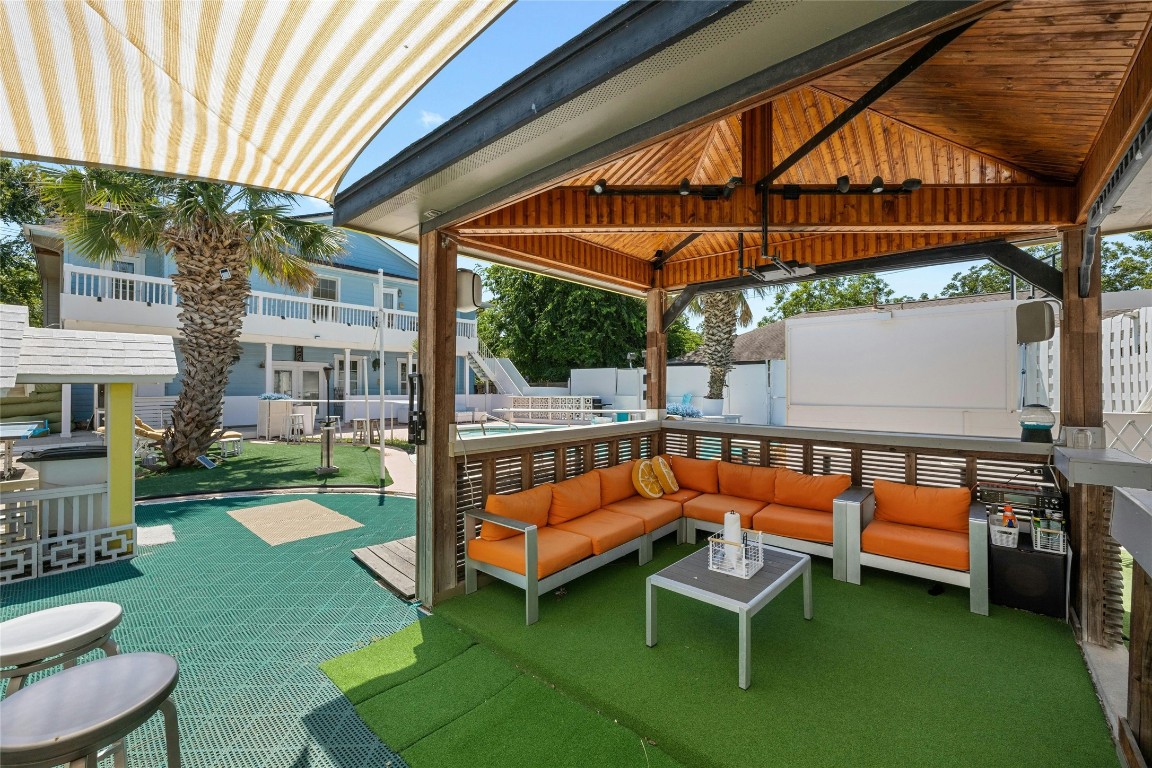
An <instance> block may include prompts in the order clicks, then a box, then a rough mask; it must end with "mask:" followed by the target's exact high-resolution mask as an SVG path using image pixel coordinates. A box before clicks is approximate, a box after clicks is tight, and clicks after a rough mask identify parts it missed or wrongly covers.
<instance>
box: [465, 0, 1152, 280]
mask: <svg viewBox="0 0 1152 768" xmlns="http://www.w3.org/2000/svg"><path fill="white" fill-rule="evenodd" d="M1150 29H1152V1H1149V0H1143V1H1141V2H1123V1H1122V2H1098V3H1083V2H1073V1H1072V0H1019V1H1018V2H1016V3H1014V4H1012V5H1010V6H1006V7H1005V8H1004V9H1002V10H998V11H995V12H993V13H991V14H989V15H988V16H986V17H984V18H983V19H982V20H980V21H979V22H978V23H977V24H975V25H974V26H973V27H972V28H970V29H969V30H967V31H966V32H965V33H964V34H963V35H961V36H960V37H959V38H958V39H957V40H955V41H953V42H952V43H951V44H950V45H949V46H948V47H946V48H945V49H944V50H943V51H941V52H940V53H939V54H937V55H936V56H935V57H934V58H933V59H932V60H930V61H928V62H927V63H926V64H924V65H923V66H922V67H921V68H920V69H918V70H917V71H916V72H915V73H913V74H912V75H911V76H909V77H908V78H907V79H906V80H905V81H903V82H901V83H900V84H899V85H897V86H896V87H895V88H894V89H893V90H892V91H890V92H889V93H887V94H886V95H885V96H884V97H882V98H881V99H880V100H879V101H877V102H876V103H875V104H874V105H873V108H872V109H869V110H866V111H865V112H864V113H863V114H861V115H859V116H858V117H856V118H855V119H854V120H852V121H851V122H849V123H848V124H847V125H846V126H845V127H843V128H842V129H841V130H839V131H837V132H836V133H835V134H833V135H832V136H831V137H830V138H829V139H828V140H827V141H825V142H824V143H823V144H821V145H820V146H818V147H817V148H816V149H815V150H814V151H812V152H811V153H810V154H809V155H808V156H807V157H805V158H803V160H801V161H800V162H799V163H797V164H796V166H794V167H793V168H791V169H790V170H789V171H788V172H787V173H786V174H785V175H784V176H783V177H782V178H781V179H780V180H779V181H778V184H800V185H806V186H807V185H818V186H826V187H827V186H831V185H833V184H835V181H836V178H837V177H838V176H840V175H844V174H846V175H848V176H849V178H850V179H851V181H852V183H853V184H861V185H862V184H866V183H868V182H869V181H870V180H871V179H872V178H873V177H874V176H880V177H881V178H882V179H883V180H884V181H885V182H887V183H888V184H899V182H900V181H902V180H903V179H905V178H909V177H911V178H919V179H921V180H922V181H923V183H924V186H923V187H922V188H921V189H920V190H918V191H916V192H914V193H912V194H910V195H900V196H897V195H890V194H882V195H876V196H872V195H858V194H851V195H846V196H838V195H837V196H831V195H812V194H806V195H803V196H802V197H801V198H800V199H799V200H784V199H783V198H782V197H781V196H779V195H773V196H771V197H770V198H769V217H768V221H769V226H768V229H769V231H770V234H769V248H770V250H771V251H772V252H773V253H777V252H778V253H779V254H780V256H781V258H784V259H786V260H795V261H798V262H801V263H808V264H814V265H820V264H829V263H833V262H835V261H841V260H851V259H860V258H867V257H871V256H877V255H881V254H883V253H890V252H903V251H911V250H917V249H921V248H932V247H937V246H941V245H947V244H949V243H966V242H972V241H974V240H977V241H978V240H983V239H991V238H996V237H1005V238H1009V239H1020V238H1022V237H1025V236H1033V235H1037V236H1038V235H1049V234H1053V233H1054V232H1055V231H1056V228H1057V227H1061V226H1067V225H1071V224H1073V223H1075V222H1076V221H1078V220H1082V210H1081V206H1082V205H1084V203H1085V199H1086V195H1088V194H1089V193H1090V191H1091V185H1090V184H1088V183H1087V182H1086V181H1085V180H1083V179H1079V182H1080V183H1079V189H1078V190H1077V188H1076V182H1077V180H1078V176H1079V175H1080V174H1082V173H1088V172H1089V171H1091V172H1092V173H1093V174H1102V173H1105V172H1106V169H1108V168H1110V167H1111V165H1110V164H1109V159H1110V158H1111V157H1112V155H1114V154H1115V151H1116V150H1117V149H1118V148H1119V147H1120V144H1122V141H1123V137H1124V136H1125V135H1126V134H1125V132H1126V131H1127V132H1130V130H1131V126H1132V124H1133V119H1134V118H1133V117H1132V115H1133V114H1135V113H1137V112H1139V111H1140V110H1141V109H1146V105H1147V103H1148V99H1149V93H1148V92H1149V90H1150V87H1149V83H1150V82H1152V47H1150V46H1152V44H1149V43H1147V42H1145V43H1144V44H1143V47H1141V41H1147V39H1148V35H1149V30H1150ZM912 49H913V48H912V46H907V47H905V48H903V49H900V50H896V51H891V52H889V53H886V54H884V55H881V56H879V57H876V58H874V59H871V60H867V61H865V62H863V63H861V64H857V65H854V66H852V67H850V68H847V69H845V70H842V71H839V72H836V73H833V74H831V75H826V76H824V77H821V78H819V79H817V80H815V81H813V82H811V83H809V84H807V85H806V86H801V87H798V88H795V89H793V90H791V91H789V92H786V93H782V94H778V95H776V96H775V98H774V100H773V101H772V102H771V106H770V107H768V108H765V107H758V108H755V110H757V111H754V112H747V113H743V114H744V115H752V116H753V117H752V118H748V119H757V120H758V119H760V118H761V117H763V118H764V120H763V122H762V125H763V128H762V129H760V130H758V131H754V133H756V135H758V136H762V137H763V136H771V146H770V147H769V148H768V150H767V152H766V153H761V152H760V150H759V149H758V147H756V146H750V145H748V142H749V141H754V140H753V139H750V138H749V137H748V136H745V135H744V131H743V126H742V117H743V116H742V114H741V113H740V112H733V113H732V114H729V115H727V116H724V117H722V118H720V119H718V120H715V121H713V122H711V123H708V124H705V125H698V126H696V127H693V128H689V129H685V130H684V131H682V132H681V133H680V134H677V135H674V136H671V137H670V138H667V139H665V140H663V141H661V142H658V143H656V144H653V145H650V146H646V147H642V148H638V149H636V150H635V151H633V152H631V153H629V154H626V155H624V156H622V157H619V158H617V159H616V160H614V161H612V162H609V163H604V164H602V165H600V166H598V167H595V168H592V169H589V170H587V171H585V172H581V173H580V174H578V175H575V176H572V177H569V178H567V179H564V180H560V181H558V182H557V183H556V184H555V185H554V186H553V187H552V188H551V189H549V190H546V191H544V192H542V193H539V194H536V195H534V196H532V197H528V198H524V199H521V200H519V201H516V202H512V203H510V204H508V205H506V206H504V207H502V208H497V209H495V210H490V211H489V212H488V213H486V214H484V215H482V216H479V217H476V218H475V219H473V220H471V221H467V222H463V223H461V224H458V225H457V226H456V227H454V228H453V229H454V230H456V231H457V232H458V234H459V235H460V236H461V237H462V238H465V239H466V240H467V242H468V243H469V244H473V245H480V244H487V245H488V246H489V247H490V248H491V249H493V250H495V251H497V252H498V253H499V254H501V255H503V256H505V257H508V258H512V259H516V258H520V259H521V262H522V263H524V264H526V265H535V266H539V267H546V266H548V265H551V266H552V267H554V268H556V269H560V270H567V271H570V272H571V273H572V274H574V275H588V276H595V277H597V278H599V279H603V280H607V281H609V282H611V283H613V284H616V285H620V286H622V287H626V288H627V289H630V290H636V289H638V288H639V289H642V286H645V285H652V284H656V282H657V281H658V282H659V284H661V285H663V286H665V287H668V288H675V287H682V286H684V285H687V284H690V283H696V282H706V281H710V280H719V279H724V278H729V277H733V276H735V275H736V274H737V273H738V269H737V267H738V256H737V253H736V248H737V245H736V243H737V235H736V232H738V231H742V232H744V233H745V248H746V250H747V251H749V252H750V253H749V254H747V255H748V257H749V262H751V260H752V257H754V256H757V255H758V249H759V243H760V234H759V232H760V226H761V220H760V217H761V213H760V199H759V197H758V195H757V193H756V192H755V190H754V189H753V188H752V183H753V182H754V181H756V180H757V179H756V178H747V179H745V186H743V187H738V188H737V189H736V190H735V191H734V193H733V194H732V198H731V200H703V199H701V198H700V197H699V196H697V195H690V196H687V197H681V196H678V195H664V196H651V195H648V196H641V195H626V194H612V195H607V196H603V197H594V196H590V195H589V194H588V189H589V188H590V187H591V185H592V184H593V183H594V182H595V181H597V180H599V179H601V178H603V179H606V180H607V182H608V185H609V187H610V188H614V190H615V191H616V192H621V191H622V190H623V189H624V188H627V187H645V186H646V187H651V186H660V187H669V188H671V187H674V186H675V185H676V184H678V183H679V181H680V180H681V179H683V178H688V179H689V180H690V181H691V182H692V183H693V184H694V185H704V184H717V185H718V184H723V183H724V182H726V181H727V180H728V179H729V178H730V177H732V176H740V175H742V173H743V171H742V167H743V160H744V158H743V154H744V153H743V150H742V143H743V144H744V145H746V146H749V150H750V151H752V152H754V153H755V154H753V155H751V157H752V158H753V160H751V161H750V162H751V166H750V168H751V167H753V166H756V163H757V162H758V161H757V160H756V159H755V158H760V159H765V158H766V157H767V156H771V157H773V158H775V159H776V160H780V159H781V158H783V157H787V156H788V155H789V154H790V153H792V152H793V151H795V150H796V149H797V148H798V147H799V146H801V145H802V144H803V143H804V142H805V141H806V140H807V139H808V138H809V137H810V136H812V135H813V134H815V133H816V132H817V131H818V130H820V128H821V127H823V126H824V125H826V124H827V123H828V122H829V121H831V120H832V119H833V118H834V117H835V116H836V115H837V114H838V113H840V112H842V111H843V110H844V109H845V108H846V107H847V106H848V104H849V103H850V102H851V101H852V100H854V99H856V98H858V97H859V96H860V95H861V94H863V93H864V92H865V91H866V90H867V89H868V88H870V87H871V86H873V85H874V84H875V83H876V82H878V81H879V80H881V79H882V78H883V77H884V76H885V75H887V74H888V73H889V72H891V71H892V70H893V69H894V68H895V67H896V66H897V65H898V64H899V63H900V62H902V61H903V60H904V59H906V58H907V56H908V55H909V53H910V52H911V50H912ZM1134 62H1135V63H1134ZM1126 78H1127V79H1126ZM1122 84H1125V85H1124V88H1125V92H1123V93H1120V87H1121V85H1122ZM1118 93H1119V94H1120V95H1119V96H1118ZM745 108H747V107H745ZM767 109H770V111H771V118H770V119H768V118H767ZM1129 113H1132V114H1129ZM1109 116H1110V117H1109ZM1106 117H1109V121H1108V122H1107V123H1106V122H1105V118H1106ZM758 124H759V123H758ZM1094 142H1095V143H1099V144H1108V145H1109V146H1108V147H1104V148H1100V147H1098V146H1097V147H1095V148H1094ZM761 143H762V142H761ZM1113 144H1115V145H1116V146H1112V145H1113ZM1089 152H1091V153H1092V155H1091V157H1089ZM762 155H763V156H762ZM1086 157H1089V160H1090V162H1089V163H1087V164H1086V161H1085V158H1086ZM1088 166H1091V167H1088ZM744 175H748V174H744ZM1099 182H1100V179H1099V178H1095V180H1094V181H1093V183H1096V184H1098V183H1099ZM1077 194H1078V195H1079V197H1078V196H1077ZM693 233H697V234H701V236H700V237H698V238H697V239H696V240H695V241H693V242H692V243H690V244H689V245H688V246H686V247H685V248H684V249H683V250H681V251H680V252H678V253H677V254H676V255H675V256H674V257H673V258H672V259H670V260H669V261H668V262H667V263H666V264H665V265H664V267H663V270H662V272H661V274H660V275H653V274H652V270H651V263H652V260H653V258H654V256H655V254H656V252H657V251H660V250H665V251H666V250H667V249H669V248H671V247H672V246H674V245H675V244H677V243H679V242H680V241H681V240H683V239H684V238H685V237H686V236H688V235H689V234H693ZM565 249H568V250H570V251H571V253H566V252H565ZM646 269H647V270H648V272H647V274H645V272H644V270H646Z"/></svg>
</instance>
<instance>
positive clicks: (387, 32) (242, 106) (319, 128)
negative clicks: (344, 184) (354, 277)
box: [0, 0, 511, 200]
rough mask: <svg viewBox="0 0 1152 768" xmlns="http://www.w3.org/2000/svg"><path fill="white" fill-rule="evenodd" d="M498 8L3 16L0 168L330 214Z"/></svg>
mask: <svg viewBox="0 0 1152 768" xmlns="http://www.w3.org/2000/svg"><path fill="white" fill-rule="evenodd" d="M510 2H511V0H460V1H459V2H450V1H449V0H404V1H403V2H385V1H384V0H311V1H309V0H267V1H265V0H249V1H240V0H227V1H225V2H219V1H213V0H204V1H201V2H175V1H170V2H165V1H164V0H152V1H150V2H142V1H136V2H133V1H130V0H106V1H103V2H102V1H101V0H4V1H3V2H0V153H3V154H5V155H10V156H17V157H24V158H29V159H38V160H46V161H51V162H62V163H79V164H85V165H104V166H111V167H120V168H129V169H134V170H142V171H147V172H152V173H161V174H171V175H176V176H183V177H190V178H202V179H212V180H218V181H228V182H234V183H238V184H245V185H249V186H255V187H263V188H268V189H277V190H284V191H288V192H297V193H301V194H305V195H312V196H314V197H319V198H324V199H329V200H330V199H331V198H332V197H333V196H334V194H335V191H336V187H337V185H338V184H339V181H340V178H341V176H342V175H343V173H344V171H345V169H346V168H348V166H349V165H351V163H352V161H353V160H354V159H355V158H356V155H357V154H358V153H359V152H360V150H361V149H362V148H363V147H364V145H365V144H367V142H368V141H369V140H370V139H371V138H372V137H373V136H374V135H375V133H376V132H377V131H378V130H379V129H380V127H381V126H382V125H383V124H384V123H385V122H387V121H388V119H389V118H391V117H392V115H394V114H395V113H396V112H397V110H399V109H400V108H401V107H402V106H403V105H404V104H405V103H406V102H407V101H408V100H409V99H410V98H411V97H412V96H413V94H415V93H416V91H417V90H419V88H420V87H421V86H423V85H424V83H426V82H427V81H428V80H429V79H430V78H431V77H432V76H433V75H435V74H436V72H437V71H439V69H440V68H441V67H443V66H444V64H445V63H446V62H447V61H448V60H449V59H451V58H452V57H453V56H454V55H456V53H458V52H459V51H460V50H461V49H462V48H463V47H464V46H465V45H467V44H468V42H469V41H471V40H472V39H473V38H474V37H475V36H476V35H477V34H479V33H480V32H481V31H482V30H483V29H484V28H485V27H486V26H487V25H488V24H489V23H491V22H492V21H493V20H494V19H495V18H496V17H497V16H498V15H499V14H500V13H501V12H502V11H503V10H504V9H505V8H506V7H507V6H508V5H509V4H510Z"/></svg>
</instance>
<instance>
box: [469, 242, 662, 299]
mask: <svg viewBox="0 0 1152 768" xmlns="http://www.w3.org/2000/svg"><path fill="white" fill-rule="evenodd" d="M457 239H458V240H459V242H460V245H462V246H465V247H468V248H474V249H476V250H480V251H484V252H486V253H490V254H492V255H494V256H500V257H504V258H507V259H510V260H512V261H515V262H519V263H522V264H524V265H525V266H527V267H536V268H539V269H542V270H546V271H553V270H557V269H559V270H563V271H566V272H570V273H572V274H573V275H582V276H584V277H587V278H592V279H594V280H596V281H599V282H604V283H609V284H612V285H617V286H619V287H620V288H622V289H625V290H628V291H630V292H640V291H646V290H647V289H648V288H650V287H651V285H652V267H651V265H650V264H648V263H647V262H645V261H641V260H639V259H635V258H633V257H631V256H628V255H627V254H623V253H620V252H618V251H611V250H608V249H607V248H602V247H599V246H596V245H594V244H592V243H589V242H586V241H583V240H577V239H575V238H572V237H566V236H563V235H557V236H536V237H532V236H495V237H467V236H462V235H459V236H457Z"/></svg>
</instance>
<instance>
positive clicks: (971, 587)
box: [968, 502, 988, 616]
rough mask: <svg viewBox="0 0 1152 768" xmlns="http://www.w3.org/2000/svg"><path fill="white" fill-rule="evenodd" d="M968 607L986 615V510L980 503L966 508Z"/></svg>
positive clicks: (974, 611) (973, 611)
mask: <svg viewBox="0 0 1152 768" xmlns="http://www.w3.org/2000/svg"><path fill="white" fill-rule="evenodd" d="M968 605H969V609H970V610H971V611H972V613H978V614H980V615H981V616H987V615H988V508H987V507H985V506H984V504H983V503H980V502H974V503H973V504H971V505H969V507H968Z"/></svg>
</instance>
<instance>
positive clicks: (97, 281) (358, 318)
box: [63, 265, 476, 339]
mask: <svg viewBox="0 0 1152 768" xmlns="http://www.w3.org/2000/svg"><path fill="white" fill-rule="evenodd" d="M63 292H64V294H65V295H67V296H81V297H87V298H94V299H96V300H97V301H100V302H104V301H112V302H134V303H137V304H145V305H147V306H149V307H152V306H161V307H173V308H175V307H178V306H179V304H180V301H179V299H178V298H177V296H176V290H175V288H174V286H173V285H172V281H171V280H168V279H166V278H161V277H146V276H144V275H134V274H128V273H123V272H112V271H111V270H106V269H92V268H89V267H77V266H73V265H65V266H64V281H63ZM246 306H247V315H248V317H250V318H267V319H269V320H273V321H301V322H307V323H317V324H319V323H330V324H332V325H340V326H344V327H352V328H362V329H370V330H372V331H375V329H376V326H377V325H378V313H377V310H376V309H374V308H373V307H369V306H365V305H363V304H345V303H343V302H339V301H323V300H320V299H312V298H307V297H303V296H284V295H281V294H275V293H264V292H261V291H253V292H252V293H251V294H250V295H249V296H248V301H247V305H246ZM137 320H139V318H137ZM384 328H385V329H386V330H389V331H397V332H400V333H416V332H417V331H418V330H419V323H418V320H417V315H416V313H415V312H405V311H403V310H398V309H389V310H385V311H384ZM310 334H311V331H309V335H310ZM456 335H457V336H458V337H460V338H464V339H474V338H476V321H475V320H457V321H456Z"/></svg>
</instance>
